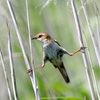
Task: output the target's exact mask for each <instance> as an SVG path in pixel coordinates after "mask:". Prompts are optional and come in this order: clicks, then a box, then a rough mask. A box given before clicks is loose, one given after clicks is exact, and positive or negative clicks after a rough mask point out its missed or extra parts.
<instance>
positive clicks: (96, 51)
mask: <svg viewBox="0 0 100 100" xmlns="http://www.w3.org/2000/svg"><path fill="white" fill-rule="evenodd" d="M80 1H81V3H82V8H83V12H84V15H85V18H86V21H87V25H88V28H89V31H90V36H91V39H92V42H93V46H94V49H95V53H96V57H97V60H98V64H99V66H100V54H99V48H98V46H97V44H96V40H95V38H94V33H93V30H92V26H91V24H90V20H89V17H88V14H87V10H86V7H85V6H84V3H83V0H80Z"/></svg>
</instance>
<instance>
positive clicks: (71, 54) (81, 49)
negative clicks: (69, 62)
mask: <svg viewBox="0 0 100 100" xmlns="http://www.w3.org/2000/svg"><path fill="white" fill-rule="evenodd" d="M85 48H86V47H80V49H79V50H77V51H75V52H74V53H70V54H69V55H70V56H73V55H74V54H76V53H78V52H79V51H82V52H84V49H85Z"/></svg>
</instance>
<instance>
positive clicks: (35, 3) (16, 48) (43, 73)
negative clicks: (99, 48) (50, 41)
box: [0, 0, 100, 100]
mask: <svg viewBox="0 0 100 100" xmlns="http://www.w3.org/2000/svg"><path fill="white" fill-rule="evenodd" d="M28 2H29V14H30V15H29V16H30V28H31V33H32V37H33V36H34V35H36V34H37V33H40V32H47V33H49V34H50V35H51V36H52V37H53V38H54V39H56V40H57V41H58V42H59V43H60V44H61V46H62V47H64V48H65V49H66V50H67V51H69V52H74V51H75V50H77V49H79V48H80V46H79V40H78V34H77V30H76V26H75V21H74V17H73V12H72V9H71V4H70V0H69V1H67V0H50V2H49V3H48V4H47V5H46V6H45V4H46V2H47V0H29V1H28ZM84 2H86V1H85V0H84ZM11 3H12V6H13V8H14V12H15V15H16V18H17V21H18V25H19V29H20V31H21V35H22V38H23V41H24V45H25V49H26V52H27V54H28V57H30V51H29V40H28V31H27V19H26V8H25V0H11ZM67 3H68V5H67ZM75 3H76V6H77V10H78V14H79V17H80V20H81V25H82V30H83V31H84V34H83V37H84V38H86V39H87V43H88V49H89V50H90V54H91V58H92V63H93V66H95V67H94V69H95V73H96V77H97V82H98V83H99V76H100V68H99V67H98V62H97V59H96V56H95V53H94V48H93V44H92V41H91V37H90V34H89V30H88V26H87V23H86V20H85V16H84V13H83V10H82V9H81V3H80V0H75ZM94 3H96V5H97V7H100V2H99V0H95V1H92V0H91V1H89V0H88V2H87V3H86V8H87V12H88V15H89V19H90V22H91V25H92V29H93V31H94V33H97V30H96V28H97V26H96V20H95V16H96V14H97V15H100V12H99V10H100V9H99V10H97V9H95V8H96V6H95V5H94ZM44 6H45V7H44ZM6 18H7V19H8V21H9V27H10V32H11V39H12V49H13V57H14V67H15V74H16V81H17V90H18V96H19V100H33V99H34V98H35V97H34V92H33V88H32V85H31V82H30V79H29V75H28V74H27V69H26V65H25V62H24V58H23V55H22V51H21V48H20V44H19V41H18V38H17V35H16V32H15V27H14V25H13V22H12V19H11V16H10V13H9V10H8V6H7V4H6V0H0V47H1V49H2V51H3V55H4V60H5V66H6V69H7V74H8V77H9V81H10V84H11V78H10V76H11V75H10V67H9V66H10V65H9V59H8V50H7V39H8V36H7V35H8V31H7V26H6ZM96 38H97V37H96ZM84 40H85V39H84ZM84 42H85V41H84ZM32 43H33V53H34V55H33V57H34V67H39V66H41V64H42V46H41V43H40V42H38V41H33V42H32ZM63 61H64V65H65V67H66V69H67V71H68V74H69V77H70V80H71V83H70V84H66V83H65V81H64V79H63V78H62V76H61V75H60V73H59V72H58V70H57V69H55V68H54V67H53V66H52V65H51V63H49V62H48V63H47V64H46V66H45V67H44V68H43V69H38V70H36V71H35V73H36V77H37V81H38V85H39V90H40V94H41V97H47V98H48V97H75V98H81V99H84V98H86V100H91V96H90V90H89V85H88V81H87V77H86V74H85V68H84V63H83V59H82V55H81V53H77V54H76V55H74V56H72V57H70V56H67V55H65V56H64V57H63ZM11 87H12V86H11ZM0 100H9V99H8V93H7V89H6V83H5V78H4V73H3V69H2V66H1V62H0ZM47 100H48V99H47ZM49 100H65V99H62V98H61V99H60V98H54V99H53V98H52V99H49Z"/></svg>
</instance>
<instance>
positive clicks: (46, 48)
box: [32, 33, 85, 83]
mask: <svg viewBox="0 0 100 100" xmlns="http://www.w3.org/2000/svg"><path fill="white" fill-rule="evenodd" d="M32 39H37V40H39V41H41V42H42V46H43V63H42V66H41V67H38V68H43V67H44V66H45V63H46V62H47V61H50V62H51V63H52V64H53V66H54V67H55V68H58V70H59V71H60V73H61V75H62V76H63V78H64V80H65V81H66V83H69V82H70V79H69V77H68V74H67V71H66V69H65V67H64V64H63V61H62V57H63V55H64V54H68V55H70V56H72V55H74V54H75V53H77V52H79V51H81V50H82V49H84V48H85V47H81V48H80V49H79V50H77V51H76V52H74V53H69V52H68V51H66V50H65V49H64V48H62V47H61V46H60V44H59V43H58V42H57V41H56V40H54V39H53V38H52V37H50V35H49V34H47V33H39V34H37V35H36V36H34V37H33V38H32ZM38 68H35V69H38Z"/></svg>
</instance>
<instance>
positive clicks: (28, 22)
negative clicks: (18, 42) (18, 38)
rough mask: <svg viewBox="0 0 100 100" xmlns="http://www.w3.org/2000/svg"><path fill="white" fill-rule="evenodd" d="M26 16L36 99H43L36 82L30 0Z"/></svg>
mask: <svg viewBox="0 0 100 100" xmlns="http://www.w3.org/2000/svg"><path fill="white" fill-rule="evenodd" d="M26 16H27V26H28V34H29V47H30V58H31V66H32V68H33V73H32V74H33V76H34V78H33V81H34V86H33V87H34V91H35V97H36V100H41V97H40V92H39V89H38V85H37V82H36V76H35V72H34V60H33V52H32V51H33V49H32V41H31V31H30V18H29V7H28V1H27V0H26Z"/></svg>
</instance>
